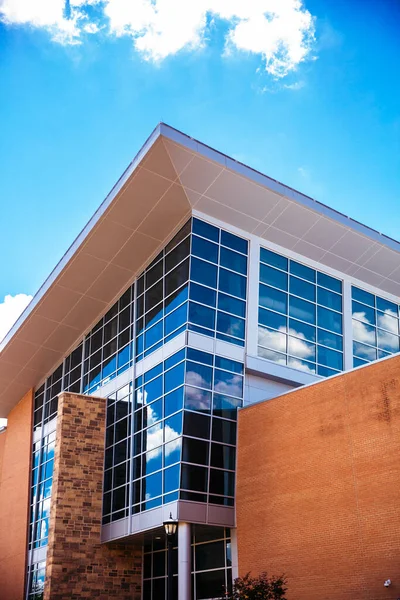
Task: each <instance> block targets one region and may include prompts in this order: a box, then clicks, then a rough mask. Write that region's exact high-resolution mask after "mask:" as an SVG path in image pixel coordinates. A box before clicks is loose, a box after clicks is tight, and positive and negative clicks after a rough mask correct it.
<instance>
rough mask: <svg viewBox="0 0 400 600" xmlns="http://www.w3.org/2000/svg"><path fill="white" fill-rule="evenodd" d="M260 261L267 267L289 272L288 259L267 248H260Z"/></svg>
mask: <svg viewBox="0 0 400 600" xmlns="http://www.w3.org/2000/svg"><path fill="white" fill-rule="evenodd" d="M260 260H261V261H262V262H263V263H266V264H267V265H272V266H273V267H278V269H282V271H287V270H288V259H287V258H285V257H284V256H281V255H280V254H276V253H275V252H271V250H267V249H266V248H260Z"/></svg>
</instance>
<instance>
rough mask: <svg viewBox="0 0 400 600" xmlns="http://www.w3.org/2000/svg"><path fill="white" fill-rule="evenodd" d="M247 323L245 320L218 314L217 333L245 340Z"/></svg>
mask: <svg viewBox="0 0 400 600" xmlns="http://www.w3.org/2000/svg"><path fill="white" fill-rule="evenodd" d="M244 330H245V322H244V319H239V318H238V317H233V316H231V315H227V314H226V313H222V312H218V315H217V331H219V332H221V333H225V334H226V335H232V336H234V337H238V338H244Z"/></svg>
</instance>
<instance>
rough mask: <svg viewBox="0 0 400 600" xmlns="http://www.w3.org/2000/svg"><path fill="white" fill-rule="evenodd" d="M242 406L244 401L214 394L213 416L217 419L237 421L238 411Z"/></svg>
mask: <svg viewBox="0 0 400 600" xmlns="http://www.w3.org/2000/svg"><path fill="white" fill-rule="evenodd" d="M241 405H242V400H239V399H237V398H230V397H229V396H225V395H223V394H214V398H213V414H214V415H216V416H217V417H224V418H225V419H232V420H236V418H237V409H238V408H239V407H240V406H241Z"/></svg>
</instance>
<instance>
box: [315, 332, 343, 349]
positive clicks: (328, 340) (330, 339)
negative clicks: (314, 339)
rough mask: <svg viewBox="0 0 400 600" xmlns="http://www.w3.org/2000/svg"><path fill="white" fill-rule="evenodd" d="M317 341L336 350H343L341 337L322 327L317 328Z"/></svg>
mask: <svg viewBox="0 0 400 600" xmlns="http://www.w3.org/2000/svg"><path fill="white" fill-rule="evenodd" d="M318 343H319V344H323V345H324V346H329V347H330V348H335V349H336V350H343V338H342V337H341V336H340V335H335V334H334V333H330V332H329V331H325V330H323V329H318Z"/></svg>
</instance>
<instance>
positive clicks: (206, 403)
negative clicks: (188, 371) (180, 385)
mask: <svg viewBox="0 0 400 600" xmlns="http://www.w3.org/2000/svg"><path fill="white" fill-rule="evenodd" d="M185 408H186V409H187V410H196V411H198V412H205V413H209V412H211V392H210V391H209V390H200V389H199V388H197V387H192V386H190V385H186V386H185Z"/></svg>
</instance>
